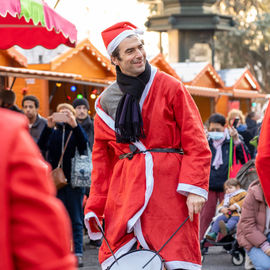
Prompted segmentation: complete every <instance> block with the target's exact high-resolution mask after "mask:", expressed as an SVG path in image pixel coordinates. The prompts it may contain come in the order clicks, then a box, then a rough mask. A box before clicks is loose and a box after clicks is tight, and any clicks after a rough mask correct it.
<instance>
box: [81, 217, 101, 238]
mask: <svg viewBox="0 0 270 270" xmlns="http://www.w3.org/2000/svg"><path fill="white" fill-rule="evenodd" d="M90 218H94V219H95V220H96V222H97V224H98V225H99V227H100V228H102V226H101V224H100V222H99V219H98V217H97V216H96V214H95V213H94V212H89V213H87V214H86V215H85V217H84V224H85V226H86V228H87V232H88V235H89V237H90V239H91V240H94V241H95V240H99V239H101V238H102V233H101V232H92V231H91V228H90V225H89V219H90Z"/></svg>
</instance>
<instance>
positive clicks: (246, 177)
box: [201, 159, 258, 266]
mask: <svg viewBox="0 0 270 270" xmlns="http://www.w3.org/2000/svg"><path fill="white" fill-rule="evenodd" d="M236 179H237V180H238V181H239V182H240V184H241V187H242V188H243V189H245V190H248V187H249V185H250V184H251V183H252V182H253V181H254V180H256V179H258V175H257V172H256V168H255V161H254V159H251V160H249V161H248V162H247V163H245V164H244V165H243V166H242V167H241V169H240V170H239V172H238V173H237V176H236ZM219 215H220V214H219ZM219 215H216V216H215V217H214V218H213V220H212V222H211V224H210V225H209V227H208V228H207V230H206V232H205V234H204V238H203V239H202V240H201V255H202V262H203V260H204V258H205V255H206V253H207V250H208V246H222V247H223V248H224V249H225V250H226V251H227V253H229V254H231V256H232V264H233V265H235V266H240V265H242V264H243V263H244V261H245V250H244V249H243V248H242V247H240V246H239V245H238V242H237V239H236V229H234V230H232V231H230V232H229V233H228V234H227V235H226V236H224V237H222V236H221V235H220V234H219V237H218V241H217V242H216V241H213V240H210V239H207V238H206V235H207V234H208V232H209V231H210V230H211V227H212V224H213V223H214V221H215V220H216V219H217V218H218V216H219ZM209 244H210V245H209Z"/></svg>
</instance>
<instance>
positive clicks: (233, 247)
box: [201, 214, 245, 266]
mask: <svg viewBox="0 0 270 270" xmlns="http://www.w3.org/2000/svg"><path fill="white" fill-rule="evenodd" d="M219 215H220V214H219ZM219 215H216V216H215V217H214V218H213V220H212V222H211V224H210V225H209V227H208V228H207V230H206V232H205V234H204V238H203V239H202V240H201V256H202V262H203V261H204V258H205V255H206V253H207V250H208V246H209V244H210V246H222V247H223V248H224V249H225V250H226V251H227V253H229V254H231V256H232V264H233V265H235V266H239V265H242V264H243V263H244V261H245V250H244V249H243V248H242V247H240V246H239V245H238V242H237V240H236V237H235V235H236V229H234V230H232V231H230V232H229V233H228V234H227V235H226V236H224V237H220V235H219V238H218V241H217V242H216V241H214V240H210V239H207V238H206V235H207V234H208V232H209V231H210V230H211V226H212V224H213V223H214V221H215V220H216V219H217V218H218V217H219Z"/></svg>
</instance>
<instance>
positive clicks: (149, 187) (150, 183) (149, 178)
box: [127, 142, 154, 233]
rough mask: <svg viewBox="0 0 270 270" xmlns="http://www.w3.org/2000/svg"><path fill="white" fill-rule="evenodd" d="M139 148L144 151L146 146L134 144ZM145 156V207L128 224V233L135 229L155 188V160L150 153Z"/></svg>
mask: <svg viewBox="0 0 270 270" xmlns="http://www.w3.org/2000/svg"><path fill="white" fill-rule="evenodd" d="M134 144H135V145H136V146H137V148H139V150H140V149H144V148H145V146H144V145H143V144H142V143H141V142H136V143H134ZM144 155H145V178H146V190H145V195H144V198H145V199H144V205H143V206H142V208H141V209H140V210H139V211H138V212H137V213H136V214H135V215H134V216H133V217H132V218H131V219H130V220H129V221H128V223H127V232H128V233H129V232H132V230H133V227H134V225H135V223H136V222H137V221H138V220H139V218H140V216H141V215H142V213H143V212H144V210H145V208H146V206H147V204H148V202H149V200H150V197H151V195H152V192H153V188H154V176H153V166H154V164H153V158H152V155H151V154H150V153H149V152H146V153H144Z"/></svg>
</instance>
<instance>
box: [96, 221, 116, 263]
mask: <svg viewBox="0 0 270 270" xmlns="http://www.w3.org/2000/svg"><path fill="white" fill-rule="evenodd" d="M97 226H98V228H99V230H100V231H101V233H102V236H103V238H104V240H105V242H106V244H107V246H108V248H109V250H110V252H111V253H112V255H113V258H114V261H115V262H116V263H117V264H118V260H117V259H116V257H115V255H114V253H113V251H112V249H111V247H110V245H109V242H108V240H107V238H106V237H105V233H104V231H103V229H102V228H101V227H100V226H99V225H98V224H97ZM118 265H119V264H118Z"/></svg>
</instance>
